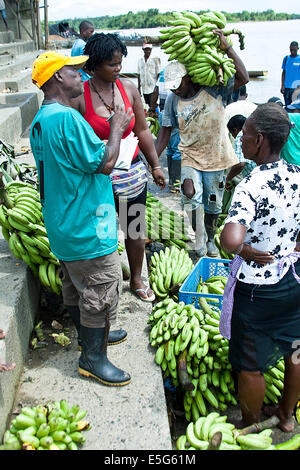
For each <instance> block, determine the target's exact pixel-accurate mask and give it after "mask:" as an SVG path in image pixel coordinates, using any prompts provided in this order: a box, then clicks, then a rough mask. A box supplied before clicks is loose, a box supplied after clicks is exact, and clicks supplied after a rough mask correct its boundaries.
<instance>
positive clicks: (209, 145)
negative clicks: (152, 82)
mask: <svg viewBox="0 0 300 470" xmlns="http://www.w3.org/2000/svg"><path fill="white" fill-rule="evenodd" d="M214 33H215V34H216V35H218V36H219V39H220V46H219V47H220V49H221V50H222V51H224V52H225V54H226V55H227V56H228V57H229V58H231V59H232V61H233V63H234V66H235V70H236V72H235V75H234V76H233V77H232V78H229V79H228V81H227V83H226V85H222V84H217V85H213V86H203V85H200V83H198V82H195V81H192V77H191V76H190V75H189V74H188V72H187V70H186V68H185V66H184V65H183V64H182V63H180V62H178V61H173V62H170V63H169V64H168V65H167V66H166V68H165V88H166V89H169V90H171V91H172V92H173V93H171V94H169V96H168V97H167V99H166V102H165V107H164V115H163V121H162V127H161V130H160V133H159V135H158V138H157V141H156V150H157V154H158V155H160V154H161V153H162V151H163V150H164V149H165V147H166V146H167V144H168V141H169V138H170V134H171V131H172V128H173V127H175V126H178V127H179V134H180V144H179V150H180V152H181V193H182V203H183V205H184V208H185V210H186V212H187V215H188V217H189V220H190V223H191V225H192V227H193V230H194V231H195V250H194V251H195V253H196V255H197V256H199V257H202V256H205V255H208V256H210V257H217V256H218V249H217V247H216V246H215V243H214V235H215V232H216V227H217V220H218V216H219V214H220V213H221V211H222V199H223V192H224V188H225V170H226V169H227V168H230V167H232V166H233V165H235V164H236V163H238V161H237V157H236V156H235V154H234V150H233V147H232V144H231V142H230V139H229V135H228V130H227V127H226V118H225V107H226V105H227V104H228V102H229V101H230V97H231V95H232V91H233V90H235V89H238V88H240V87H241V86H242V85H244V84H246V83H247V82H248V81H249V76H248V73H247V70H246V68H245V66H244V64H243V62H242V61H241V59H240V58H239V56H238V55H237V54H236V52H235V51H234V49H233V47H232V46H231V45H230V44H229V43H228V41H227V39H226V37H225V36H224V34H223V32H222V30H221V29H216V30H214ZM203 211H204V214H203Z"/></svg>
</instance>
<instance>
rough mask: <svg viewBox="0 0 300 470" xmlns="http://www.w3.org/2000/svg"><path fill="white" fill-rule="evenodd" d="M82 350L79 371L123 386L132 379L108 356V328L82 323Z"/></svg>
mask: <svg viewBox="0 0 300 470" xmlns="http://www.w3.org/2000/svg"><path fill="white" fill-rule="evenodd" d="M80 330H81V331H80V336H81V342H82V352H81V356H80V358H79V368H78V372H79V374H81V375H84V376H85V377H93V378H95V379H97V380H99V382H101V383H103V384H104V385H110V386H114V387H121V386H123V385H127V384H129V383H130V381H131V377H130V375H129V374H128V373H127V372H124V371H123V370H121V369H118V368H117V367H115V366H114V365H113V364H112V363H111V362H110V361H109V359H108V358H107V337H108V331H109V330H108V329H107V328H86V327H84V326H82V325H81V327H80Z"/></svg>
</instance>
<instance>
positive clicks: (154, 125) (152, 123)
mask: <svg viewBox="0 0 300 470" xmlns="http://www.w3.org/2000/svg"><path fill="white" fill-rule="evenodd" d="M146 121H147V122H148V126H149V129H150V132H151V134H153V135H154V136H155V137H157V136H158V133H159V129H160V125H159V120H158V119H157V118H154V117H151V116H148V117H146Z"/></svg>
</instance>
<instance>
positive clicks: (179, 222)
mask: <svg viewBox="0 0 300 470" xmlns="http://www.w3.org/2000/svg"><path fill="white" fill-rule="evenodd" d="M145 220H146V236H147V238H149V239H150V240H156V241H161V242H163V243H164V245H166V246H175V247H177V248H179V249H180V248H184V249H187V248H188V247H187V242H189V241H190V237H189V236H188V235H187V233H186V228H185V225H184V218H183V217H180V216H179V215H178V214H176V212H174V211H172V210H170V209H169V208H168V207H167V206H165V205H164V204H162V203H161V202H160V201H159V200H158V199H157V198H155V197H154V196H153V195H152V194H151V193H149V192H148V193H147V199H146V213H145Z"/></svg>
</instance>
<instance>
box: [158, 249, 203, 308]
mask: <svg viewBox="0 0 300 470" xmlns="http://www.w3.org/2000/svg"><path fill="white" fill-rule="evenodd" d="M193 267H194V265H193V261H192V260H191V258H190V257H189V254H188V252H187V251H185V249H184V248H181V250H179V249H178V248H177V247H176V246H171V248H169V247H168V246H167V247H166V248H165V250H160V252H159V253H157V252H154V254H153V255H152V256H151V258H150V276H149V282H150V285H151V287H152V289H153V291H154V292H155V295H156V296H157V297H158V298H160V299H162V298H166V297H169V296H170V297H171V296H175V298H176V299H178V297H177V295H178V291H179V288H180V286H181V285H182V283H183V282H184V281H185V279H186V278H187V276H188V275H189V274H190V272H191V271H192V270H193Z"/></svg>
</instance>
